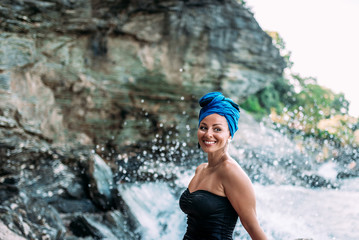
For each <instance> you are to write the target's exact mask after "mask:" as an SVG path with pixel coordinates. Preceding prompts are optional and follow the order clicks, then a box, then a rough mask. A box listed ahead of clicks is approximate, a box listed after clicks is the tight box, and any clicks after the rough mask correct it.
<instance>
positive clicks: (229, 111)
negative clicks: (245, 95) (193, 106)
mask: <svg viewBox="0 0 359 240" xmlns="http://www.w3.org/2000/svg"><path fill="white" fill-rule="evenodd" d="M199 105H200V106H201V107H202V109H201V111H200V112H199V121H198V125H199V124H200V123H201V121H202V120H203V119H204V118H205V117H207V116H208V115H211V114H214V113H217V114H219V115H221V116H224V117H225V118H226V120H227V123H228V128H229V131H230V133H231V137H232V138H233V135H234V133H235V132H236V131H237V130H238V119H239V112H240V111H239V107H238V105H237V104H236V103H234V102H233V101H232V99H230V98H226V97H225V96H223V94H222V93H220V92H210V93H207V94H206V95H204V96H203V97H202V98H201V99H200V100H199Z"/></svg>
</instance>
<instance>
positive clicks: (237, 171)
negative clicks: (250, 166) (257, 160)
mask: <svg viewBox="0 0 359 240" xmlns="http://www.w3.org/2000/svg"><path fill="white" fill-rule="evenodd" d="M219 173H220V174H221V175H222V176H223V177H224V178H228V177H229V178H233V177H236V178H237V177H239V178H248V176H247V174H246V173H245V171H244V170H243V169H242V168H241V166H240V165H239V164H238V163H237V162H236V161H235V160H234V159H232V158H230V159H227V160H226V161H224V162H223V163H222V164H221V167H220V168H219Z"/></svg>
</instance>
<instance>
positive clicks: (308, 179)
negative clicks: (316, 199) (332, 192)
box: [301, 174, 338, 188]
mask: <svg viewBox="0 0 359 240" xmlns="http://www.w3.org/2000/svg"><path fill="white" fill-rule="evenodd" d="M301 179H302V180H303V181H304V183H305V185H306V186H308V187H312V188H321V187H325V188H337V187H338V186H337V184H334V183H332V182H331V181H330V180H327V179H325V178H324V177H322V176H319V175H316V174H311V175H306V174H304V175H302V176H301Z"/></svg>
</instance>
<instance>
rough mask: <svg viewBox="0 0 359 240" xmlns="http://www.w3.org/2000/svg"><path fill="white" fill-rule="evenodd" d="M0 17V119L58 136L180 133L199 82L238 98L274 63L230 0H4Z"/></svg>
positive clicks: (118, 141) (88, 139) (264, 39)
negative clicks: (0, 99)
mask: <svg viewBox="0 0 359 240" xmlns="http://www.w3.org/2000/svg"><path fill="white" fill-rule="evenodd" d="M0 16H1V20H0V27H1V29H2V31H1V34H0V44H1V45H0V46H1V47H0V49H1V50H0V91H1V98H2V101H1V108H0V109H1V111H0V113H1V114H0V116H1V118H2V122H4V123H3V125H4V126H3V128H4V127H5V128H6V126H7V127H9V126H12V128H20V130H21V131H25V132H27V133H29V134H32V135H34V136H37V137H39V138H42V139H46V140H47V141H49V142H53V143H58V144H64V143H70V144H74V143H79V144H90V145H91V144H107V145H111V146H127V145H133V144H135V145H136V144H138V143H139V142H148V141H152V140H153V139H155V138H156V134H158V135H157V136H160V137H161V138H164V139H178V138H179V139H182V140H183V139H188V137H187V132H186V131H183V129H186V126H187V128H188V126H190V127H191V128H192V126H195V125H196V124H195V120H194V119H196V115H197V110H198V107H197V103H196V101H197V99H198V98H199V97H200V96H202V95H203V94H204V93H206V92H208V91H213V90H220V91H223V92H224V93H225V94H228V95H229V96H231V97H232V98H234V99H235V100H237V101H241V99H243V98H244V97H246V96H247V95H249V94H251V93H254V92H256V91H257V90H259V89H261V88H262V87H263V86H264V85H265V84H267V83H268V82H270V81H272V80H274V79H276V78H278V77H280V76H281V73H282V70H283V68H284V62H283V60H282V58H281V57H280V55H279V52H278V50H277V49H276V48H275V47H274V46H273V45H272V42H271V38H270V37H269V36H268V35H267V34H266V33H264V32H263V31H262V30H261V28H260V27H259V26H258V24H257V22H256V21H255V19H254V18H253V15H252V14H251V13H250V12H249V11H248V10H246V9H245V8H244V7H243V6H242V5H240V4H238V3H237V2H236V1H228V0H226V1H219V0H218V1H216V0H210V1H209V0H207V1H206V0H203V1H198V0H197V1H168V0H167V1H128V0H126V1H124V0H123V1H111V0H107V1H95V0H93V1H88V0H81V1H67V0H66V1H65V0H50V1H20V0H19V1H10V0H9V1H7V0H4V1H1V3H0ZM5 125H6V126H5ZM179 129H181V130H179ZM165 135H166V136H165ZM166 137H167V138H166Z"/></svg>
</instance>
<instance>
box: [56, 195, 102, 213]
mask: <svg viewBox="0 0 359 240" xmlns="http://www.w3.org/2000/svg"><path fill="white" fill-rule="evenodd" d="M50 204H51V205H52V206H54V207H55V208H56V209H57V211H59V212H60V213H77V212H83V213H95V212H98V211H99V209H98V208H97V207H96V206H95V205H94V204H93V203H92V201H91V200H90V199H81V200H78V199H62V198H59V199H56V200H55V201H51V202H50Z"/></svg>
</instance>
